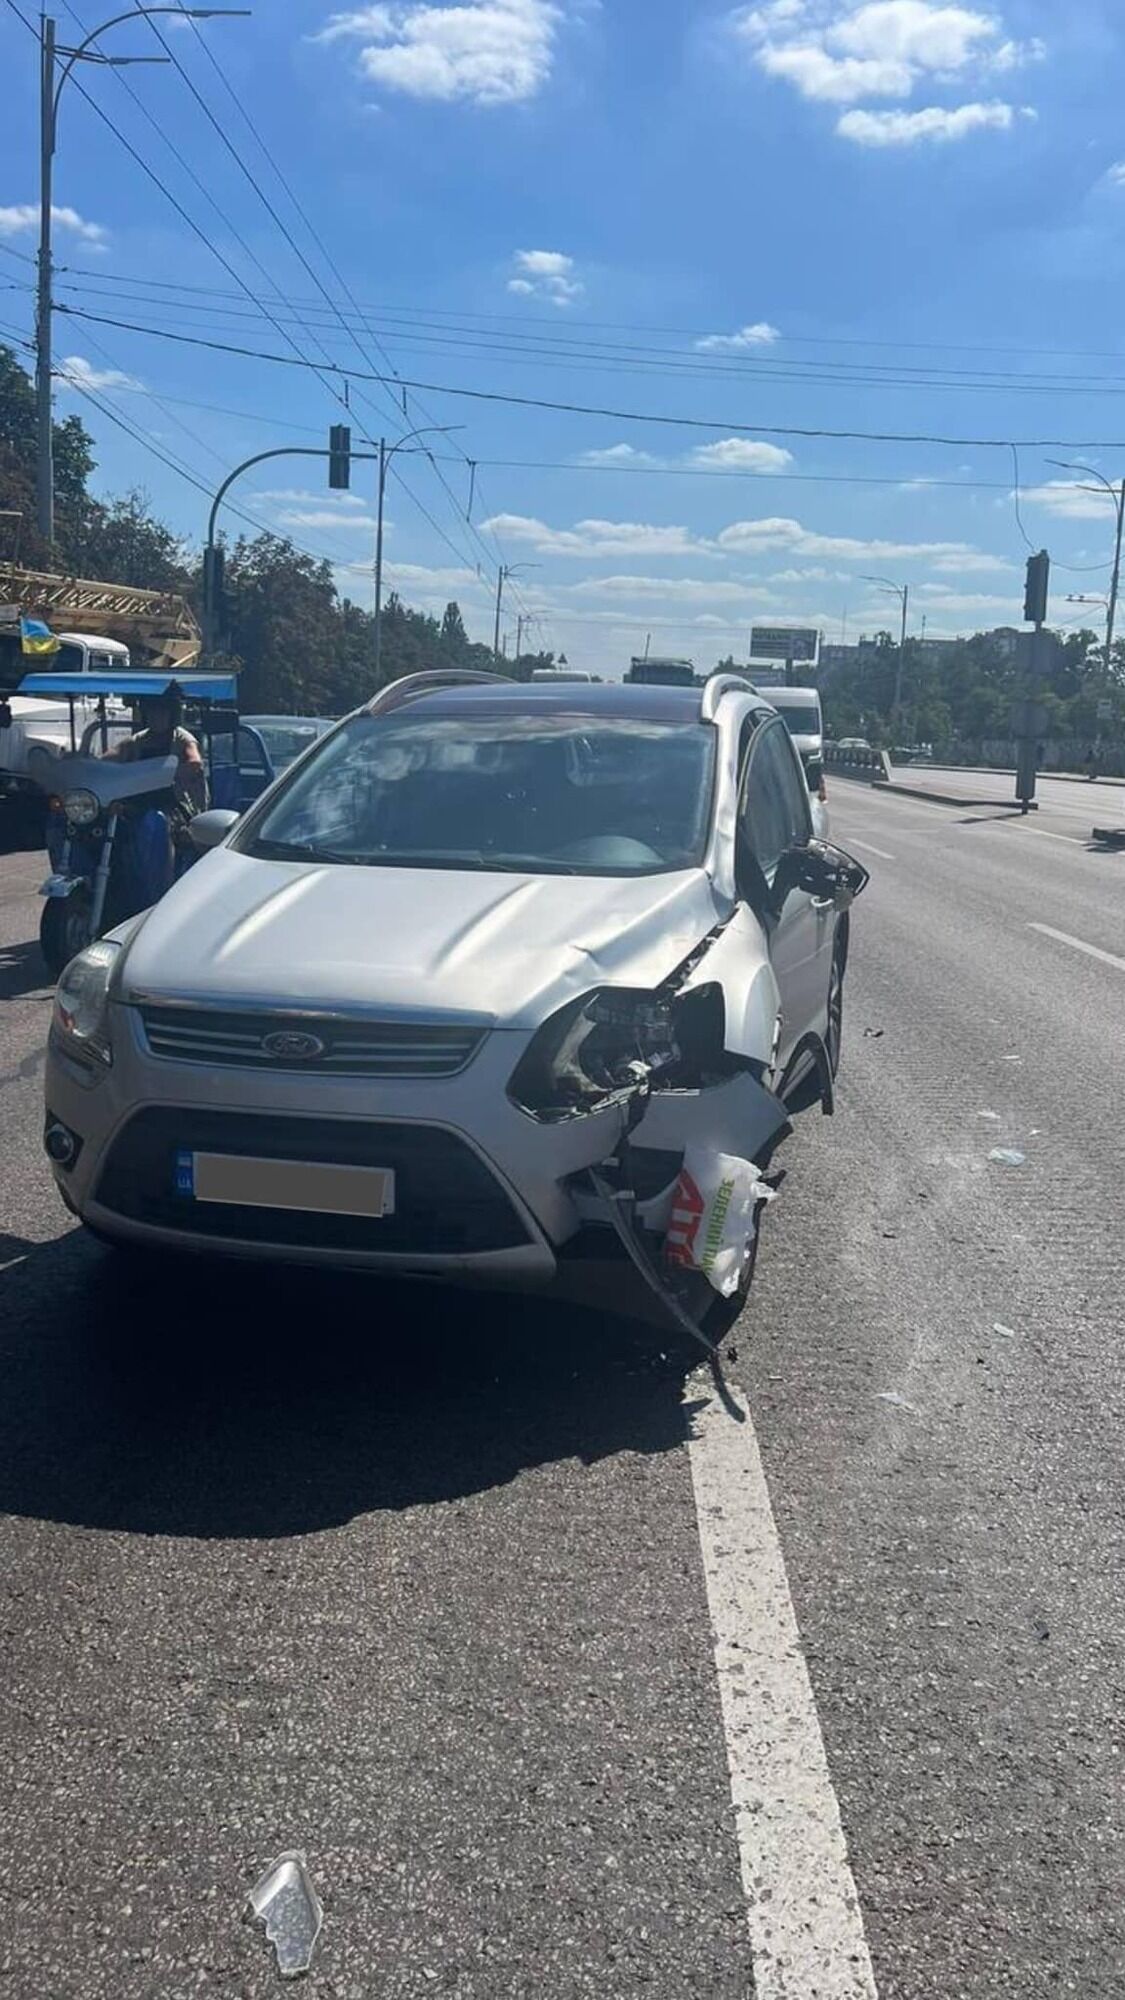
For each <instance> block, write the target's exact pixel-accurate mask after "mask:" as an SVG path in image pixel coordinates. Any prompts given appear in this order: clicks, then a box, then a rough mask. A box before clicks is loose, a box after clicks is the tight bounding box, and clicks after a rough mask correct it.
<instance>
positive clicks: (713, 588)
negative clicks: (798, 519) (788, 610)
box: [562, 576, 761, 604]
mask: <svg viewBox="0 0 1125 2000" xmlns="http://www.w3.org/2000/svg"><path fill="white" fill-rule="evenodd" d="M562 588H563V589H565V591H566V592H567V594H568V595H569V596H572V597H610V598H613V597H619V598H626V599H628V600H629V601H630V602H632V603H637V604H640V603H644V602H652V603H657V604H659V603H665V602H667V603H681V604H744V603H748V602H749V601H750V600H751V599H753V600H754V601H755V603H756V602H758V601H759V600H760V598H761V592H760V591H759V590H758V589H757V588H756V587H753V586H751V585H750V584H747V583H738V582H737V581H735V579H734V578H729V579H728V580H726V581H725V582H724V581H720V580H719V579H718V578H710V579H708V578H706V577H696V576H677V577H670V576H588V577H584V578H583V579H582V581H581V583H571V584H566V585H563V586H562Z"/></svg>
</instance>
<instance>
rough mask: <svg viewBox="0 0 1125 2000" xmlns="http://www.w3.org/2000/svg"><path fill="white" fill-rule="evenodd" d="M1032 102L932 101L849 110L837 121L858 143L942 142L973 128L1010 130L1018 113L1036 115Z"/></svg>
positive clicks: (966, 134) (841, 130)
mask: <svg viewBox="0 0 1125 2000" xmlns="http://www.w3.org/2000/svg"><path fill="white" fill-rule="evenodd" d="M1035 116H1036V113H1035V112H1034V111H1033V110H1032V108H1031V106H1030V105H1024V106H1023V107H1022V109H1021V110H1019V111H1018V112H1017V111H1016V109H1015V107H1014V105H1011V104H1001V103H1000V102H998V101H996V100H994V101H993V102H992V103H991V104H958V105H956V106H955V107H954V108H953V109H952V110H943V109H942V108H941V107H940V106H939V105H936V104H931V105H929V106H928V107H927V109H926V110H925V111H845V113H844V115H843V117H842V118H840V119H839V120H838V121H837V125H836V130H837V132H838V133H839V136H840V138H841V139H852V140H854V142H855V144H856V145H857V146H916V145H918V144H919V142H921V141H923V140H933V141H935V142H936V143H938V144H940V145H944V144H948V143H949V142H950V141H951V140H954V139H967V138H968V137H969V135H970V133H972V132H1010V131H1011V129H1012V126H1013V125H1014V124H1015V122H1016V119H1017V117H1019V118H1034V117H1035Z"/></svg>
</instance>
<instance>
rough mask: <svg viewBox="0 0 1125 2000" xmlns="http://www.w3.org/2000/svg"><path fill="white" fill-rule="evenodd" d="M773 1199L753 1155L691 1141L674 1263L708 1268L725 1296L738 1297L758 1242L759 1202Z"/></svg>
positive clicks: (676, 1207)
mask: <svg viewBox="0 0 1125 2000" xmlns="http://www.w3.org/2000/svg"><path fill="white" fill-rule="evenodd" d="M773 1198H774V1190H773V1188H771V1187H770V1186H769V1185H768V1183H767V1182H766V1179H765V1177H764V1175H763V1173H762V1170H761V1168H760V1167H757V1166H755V1165H754V1163H753V1161H752V1160H739V1159H736V1158H735V1157H734V1155H733V1154H731V1153H716V1152H712V1151H711V1149H710V1148H709V1147H706V1146H688V1147H687V1149H686V1150H685V1153H684V1163H683V1167H682V1168H681V1171H680V1178H679V1181H678V1182H677V1185H676V1192H675V1196H674V1198H673V1201H672V1220H671V1222H670V1223H669V1226H668V1234H667V1237H666V1238H665V1257H666V1259H667V1261H668V1263H669V1264H675V1265H680V1266H685V1267H687V1268H688V1269H692V1270H696V1271H702V1273H703V1275H704V1277H705V1278H706V1279H707V1282H708V1284H709V1285H711V1286H712V1287H713V1288H714V1290H715V1291H717V1292H718V1293H719V1295H720V1297H722V1298H725V1299H729V1298H732V1297H733V1295H734V1293H735V1292H736V1291H737V1290H738V1287H739V1285H740V1283H741V1282H742V1275H743V1272H744V1270H745V1268H746V1262H747V1259H748V1257H749V1255H750V1252H751V1248H752V1246H753V1242H754V1234H755V1230H756V1228H757V1210H758V1207H759V1205H760V1203H762V1202H764V1201H772V1200H773Z"/></svg>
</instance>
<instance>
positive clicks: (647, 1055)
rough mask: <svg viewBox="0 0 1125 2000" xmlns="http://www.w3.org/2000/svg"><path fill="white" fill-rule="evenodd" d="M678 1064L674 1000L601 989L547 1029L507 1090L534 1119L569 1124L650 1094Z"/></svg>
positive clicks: (567, 1009) (619, 988)
mask: <svg viewBox="0 0 1125 2000" xmlns="http://www.w3.org/2000/svg"><path fill="white" fill-rule="evenodd" d="M679 1060H680V1051H679V1046H678V1044H677V1041H676V1035H675V1030H674V1027H673V1022H672V1010H671V1002H670V1000H667V999H665V998H663V997H662V996H661V995H660V994H657V993H645V992H640V991H638V990H636V989H634V988H630V987H623V986H617V987H613V986H603V987H599V988H598V989H597V990H596V991H595V992H593V993H587V994H586V995H585V997H584V998H583V999H581V1000H575V1001H572V1002H571V1003H570V1005H569V1006H567V1007H563V1008H561V1009H560V1010H559V1012H558V1013H557V1014H553V1015H552V1016H551V1018H550V1020H549V1021H545V1022H544V1023H543V1026H542V1027H541V1028H540V1030H539V1032H538V1034H537V1035H536V1036H535V1038H534V1040H533V1041H532V1042H531V1044H530V1046H529V1047H528V1049H527V1050H526V1051H525V1053H524V1055H523V1056H522V1058H521V1060H520V1062H519V1064H518V1066H517V1068H516V1071H515V1073H514V1075H513V1077H512V1081H511V1083H510V1084H509V1086H508V1089H509V1094H510V1095H511V1097H513V1098H514V1100H515V1102H516V1103H517V1104H518V1105H519V1106H520V1107H521V1109H522V1110H524V1111H530V1112H531V1114H532V1116H533V1117H536V1118H565V1117H567V1116H573V1115H574V1114H575V1113H576V1112H582V1111H598V1110H600V1109H601V1108H602V1107H603V1105H606V1104H609V1103H612V1102H613V1101H614V1100H615V1099H617V1098H620V1097H622V1096H628V1095H630V1094H632V1093H633V1092H634V1091H638V1090H642V1089H644V1088H646V1087H647V1086H648V1085H649V1084H651V1083H652V1082H653V1081H654V1080H655V1079H656V1078H657V1077H658V1076H659V1075H661V1074H662V1073H663V1072H665V1071H667V1070H670V1069H672V1068H674V1067H675V1065H676V1064H677V1063H678V1062H679Z"/></svg>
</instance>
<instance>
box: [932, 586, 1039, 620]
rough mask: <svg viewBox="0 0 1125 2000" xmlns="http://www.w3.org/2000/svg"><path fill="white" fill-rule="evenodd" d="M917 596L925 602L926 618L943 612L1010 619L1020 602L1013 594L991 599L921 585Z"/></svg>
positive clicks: (989, 597) (970, 593) (979, 595)
mask: <svg viewBox="0 0 1125 2000" xmlns="http://www.w3.org/2000/svg"><path fill="white" fill-rule="evenodd" d="M919 595H920V596H921V597H924V598H925V600H926V612H927V616H928V615H929V613H930V612H932V611H945V612H949V613H954V614H956V613H961V614H962V615H968V616H971V617H978V616H980V617H987V616H989V615H991V614H996V613H999V614H1001V615H1007V616H1009V617H1010V616H1011V614H1012V612H1013V611H1014V610H1015V609H1016V608H1017V606H1018V605H1019V602H1020V600H1019V598H1018V597H1017V596H1016V595H1015V593H1014V592H1012V593H1011V594H1009V595H1008V596H1006V597H992V596H984V595H981V594H977V593H974V592H959V591H950V590H949V589H947V588H945V587H944V586H941V585H936V584H923V585H922V588H921V591H920V592H919ZM1021 622H1022V621H1021Z"/></svg>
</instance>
